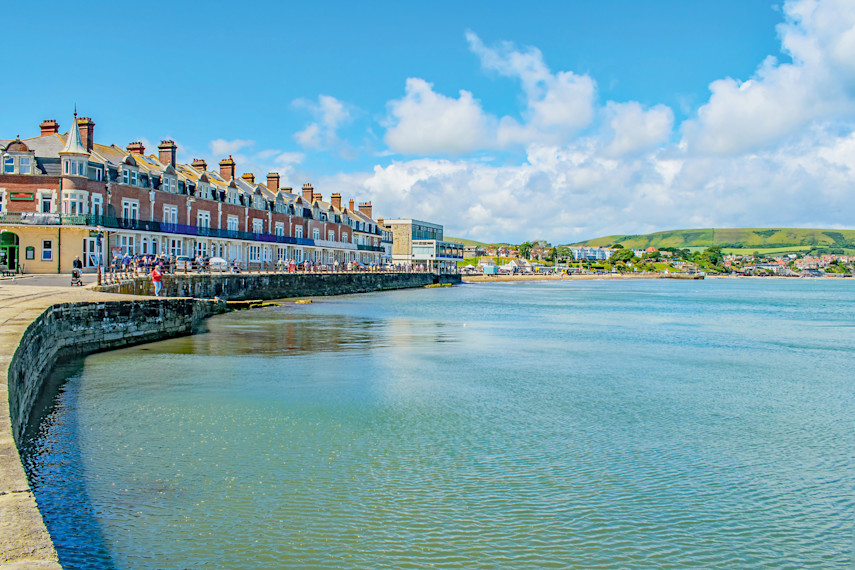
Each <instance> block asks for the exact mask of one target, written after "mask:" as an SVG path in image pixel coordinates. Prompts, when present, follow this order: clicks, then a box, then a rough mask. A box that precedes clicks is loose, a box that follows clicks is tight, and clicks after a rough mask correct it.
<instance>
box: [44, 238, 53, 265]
mask: <svg viewBox="0 0 855 570" xmlns="http://www.w3.org/2000/svg"><path fill="white" fill-rule="evenodd" d="M52 259H53V242H52V241H51V240H49V239H44V240H42V261H51V260H52Z"/></svg>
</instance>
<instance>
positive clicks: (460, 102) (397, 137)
mask: <svg viewBox="0 0 855 570" xmlns="http://www.w3.org/2000/svg"><path fill="white" fill-rule="evenodd" d="M388 107H389V114H390V127H389V129H388V130H387V131H386V137H385V141H386V144H387V145H389V147H390V148H391V149H392V150H394V151H396V152H400V153H406V154H436V153H452V154H456V153H463V152H471V151H474V150H478V149H481V148H485V147H487V146H490V144H491V143H490V132H491V130H492V129H491V125H490V123H491V122H492V121H491V119H490V118H489V117H488V116H487V115H486V114H485V113H484V111H483V110H482V109H481V105H480V103H479V102H478V101H476V100H475V99H474V98H473V97H472V94H471V93H469V92H468V91H462V90H461V91H460V96H459V97H458V98H457V99H454V98H452V97H446V96H445V95H442V94H441V93H437V92H435V91H434V90H433V85H432V84H430V83H428V82H427V81H425V80H423V79H417V78H410V79H407V83H406V93H405V95H404V97H403V98H402V99H398V100H395V101H390V102H389V104H388Z"/></svg>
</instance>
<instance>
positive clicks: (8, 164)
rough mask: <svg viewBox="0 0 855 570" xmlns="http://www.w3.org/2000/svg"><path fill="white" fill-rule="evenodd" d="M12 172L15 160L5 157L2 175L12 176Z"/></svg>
mask: <svg viewBox="0 0 855 570" xmlns="http://www.w3.org/2000/svg"><path fill="white" fill-rule="evenodd" d="M13 172H15V159H14V158H13V157H11V156H7V157H6V158H4V159H3V173H4V174H12V173H13Z"/></svg>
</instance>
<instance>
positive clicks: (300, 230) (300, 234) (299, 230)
mask: <svg viewBox="0 0 855 570" xmlns="http://www.w3.org/2000/svg"><path fill="white" fill-rule="evenodd" d="M294 237H297V238H302V237H303V226H297V227H296V228H295V229H294Z"/></svg>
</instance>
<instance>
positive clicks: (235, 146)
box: [209, 139, 255, 158]
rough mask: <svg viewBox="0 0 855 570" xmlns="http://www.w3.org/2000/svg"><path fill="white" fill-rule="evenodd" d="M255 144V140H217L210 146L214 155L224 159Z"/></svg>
mask: <svg viewBox="0 0 855 570" xmlns="http://www.w3.org/2000/svg"><path fill="white" fill-rule="evenodd" d="M254 144H255V141H253V140H244V139H234V140H231V141H227V140H224V139H216V140H212V141H211V143H210V145H209V146H210V147H211V153H213V154H214V155H215V156H219V157H221V158H223V157H226V156H228V155H230V154H234V153H236V152H237V151H239V150H240V149H242V148H246V147H248V146H252V145H254Z"/></svg>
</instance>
